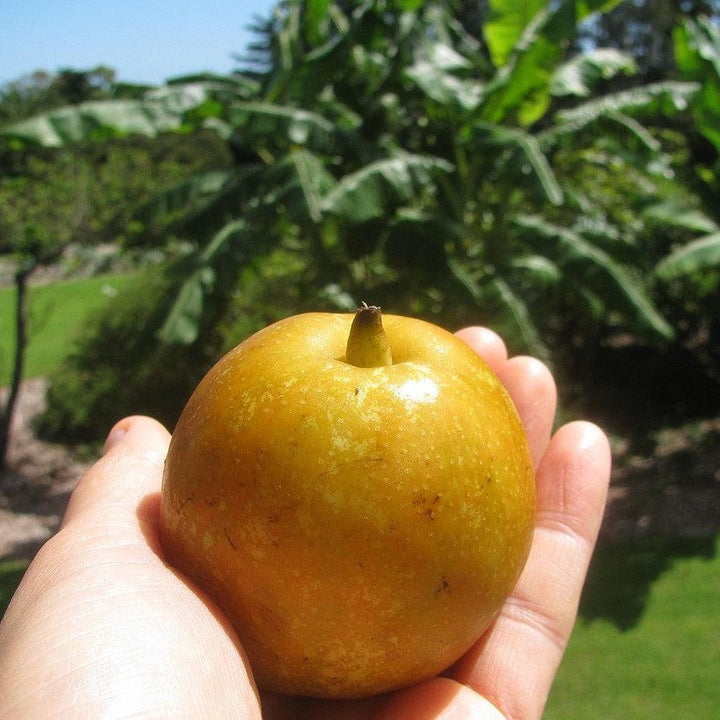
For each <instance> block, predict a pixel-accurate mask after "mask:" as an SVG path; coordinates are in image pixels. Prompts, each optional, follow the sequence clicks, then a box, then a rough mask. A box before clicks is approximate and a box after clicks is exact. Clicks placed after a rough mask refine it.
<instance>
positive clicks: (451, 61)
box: [405, 42, 483, 110]
mask: <svg viewBox="0 0 720 720" xmlns="http://www.w3.org/2000/svg"><path fill="white" fill-rule="evenodd" d="M418 55H419V57H418V59H417V60H416V61H415V63H413V64H412V65H411V66H410V67H408V68H407V70H405V77H406V78H407V79H408V80H411V81H412V82H413V83H415V84H416V85H417V86H418V87H419V88H420V89H421V90H422V91H423V92H424V93H425V94H426V95H427V96H428V97H429V98H431V99H433V100H434V101H435V102H437V103H440V104H441V105H458V106H459V107H460V108H461V109H462V110H472V109H474V108H476V107H477V105H478V103H479V101H480V98H481V97H482V93H483V86H482V84H481V83H479V82H478V81H477V80H474V79H473V80H466V79H463V78H460V77H457V76H456V75H454V74H453V72H454V71H457V70H467V69H468V68H469V67H471V63H470V61H469V60H467V59H466V58H464V57H463V56H462V55H460V54H459V53H457V52H456V51H455V50H454V49H453V48H451V47H449V46H448V45H445V44H444V43H441V42H436V43H431V44H430V43H425V44H423V45H422V46H421V51H420V52H418Z"/></svg>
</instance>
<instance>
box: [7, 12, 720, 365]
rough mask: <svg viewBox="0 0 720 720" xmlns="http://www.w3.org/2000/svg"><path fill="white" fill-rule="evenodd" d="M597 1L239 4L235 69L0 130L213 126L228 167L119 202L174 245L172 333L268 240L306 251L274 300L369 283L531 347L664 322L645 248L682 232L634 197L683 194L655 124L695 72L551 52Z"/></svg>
mask: <svg viewBox="0 0 720 720" xmlns="http://www.w3.org/2000/svg"><path fill="white" fill-rule="evenodd" d="M615 5H616V3H615V2H613V1H608V2H600V1H597V2H586V1H583V2H579V1H578V2H575V1H573V0H561V1H560V2H553V3H545V2H540V1H538V2H536V3H531V4H530V5H528V4H527V3H519V2H516V1H515V0H494V1H493V2H491V3H490V4H489V13H488V15H487V17H486V18H484V19H483V20H482V25H480V26H478V25H477V24H473V23H472V22H469V21H468V19H469V18H472V19H474V21H475V23H476V22H477V17H478V16H477V14H473V13H470V12H469V11H468V4H467V3H458V4H457V6H451V5H449V4H447V3H441V2H426V3H417V2H409V1H407V2H403V1H402V0H366V1H365V2H362V3H360V4H357V3H343V2H329V3H309V2H300V1H299V0H295V1H287V2H282V3H280V4H279V5H278V6H277V8H276V10H275V12H274V14H273V16H272V17H271V18H270V19H268V20H267V21H265V22H263V23H260V24H259V26H258V29H259V31H260V32H261V33H262V36H261V37H260V39H259V41H258V43H257V44H256V47H255V56H254V58H253V71H252V72H249V73H247V74H245V75H243V74H238V75H233V76H229V77H223V78H218V77H208V76H203V77H190V78H182V79H178V80H177V81H175V82H173V83H171V84H169V85H168V86H167V87H166V88H162V89H160V90H157V91H153V92H150V93H146V94H145V95H143V96H142V97H140V98H138V99H136V100H125V101H122V102H121V103H115V104H112V103H110V104H108V103H106V102H105V103H100V104H98V103H97V102H95V101H93V102H90V103H83V104H81V105H78V106H76V107H72V108H65V109H62V110H58V111H53V113H50V114H46V115H43V116H40V117H36V118H33V119H31V120H28V121H25V122H23V123H18V124H15V125H11V126H9V127H6V128H5V129H4V130H2V131H0V134H2V133H4V135H5V137H7V138H9V139H11V140H12V141H13V142H17V141H18V140H19V139H22V140H23V142H31V141H35V142H38V143H45V144H54V143H72V142H75V141H76V140H78V139H80V138H88V137H96V136H98V135H99V136H104V135H107V134H110V135H118V134H120V135H122V134H123V133H126V132H141V133H143V134H145V135H146V136H148V137H158V136H160V135H161V134H162V133H163V132H165V131H166V130H167V129H170V128H174V129H176V130H177V131H180V132H185V131H188V130H190V129H194V128H204V129H206V130H212V131H214V132H216V133H217V134H218V135H219V136H220V137H221V138H223V140H225V141H226V142H227V144H228V146H229V147H230V148H231V151H232V153H233V160H234V162H233V164H232V165H228V166H227V167H224V168H213V169H211V170H209V171H207V172H201V173H199V174H196V175H194V176H192V177H190V178H188V179H187V180H185V181H183V182H181V183H180V184H178V185H176V186H174V187H173V188H171V189H169V190H167V191H165V192H161V193H160V194H158V195H156V196H155V197H154V198H153V199H151V200H149V201H148V202H146V203H144V204H143V205H142V207H141V208H140V210H139V211H138V213H137V215H136V218H137V219H138V220H139V221H141V222H142V223H143V224H145V225H146V226H154V225H156V224H158V227H160V228H167V230H168V231H170V232H172V233H174V234H177V235H178V236H181V237H183V238H185V239H188V240H189V241H190V242H191V243H192V245H191V247H192V252H191V253H190V254H189V255H188V256H185V257H183V258H182V260H181V262H180V263H178V265H177V267H176V268H175V271H174V272H176V273H177V275H176V277H177V278H178V280H177V283H176V284H174V285H173V290H172V291H171V293H170V295H169V296H167V297H165V301H164V302H163V304H162V308H161V309H162V312H158V313H155V314H153V322H155V323H156V327H155V328H154V330H153V335H156V336H159V337H160V338H161V339H162V340H163V341H164V342H165V343H166V344H168V345H171V344H173V343H180V344H186V345H190V346H193V345H195V344H197V343H199V342H202V338H203V337H205V336H206V333H208V332H211V326H212V324H213V323H216V322H218V316H217V315H216V314H215V311H214V310H213V308H216V307H217V306H218V304H220V305H223V303H225V301H226V300H227V298H229V297H231V296H233V294H242V292H243V289H242V286H241V285H238V284H237V283H238V278H239V277H241V276H242V273H243V268H246V267H250V266H254V265H255V264H256V263H258V262H261V260H262V259H264V258H267V257H268V256H270V255H272V253H274V252H275V251H277V250H278V249H282V248H284V249H285V250H287V251H290V250H291V251H292V252H296V253H297V254H298V255H300V256H303V257H304V258H305V260H306V261H305V262H303V263H301V264H300V266H297V265H294V264H292V263H290V265H289V266H288V269H287V271H286V272H287V274H286V282H287V283H291V284H292V285H293V287H294V292H295V295H296V297H297V298H298V302H297V304H296V305H295V306H294V307H293V308H292V310H293V311H300V310H302V309H306V308H310V307H323V308H339V309H343V310H347V309H349V308H351V307H352V306H353V305H355V304H357V303H359V302H360V301H361V300H363V299H369V300H372V301H373V302H378V303H380V304H383V305H384V306H385V307H386V309H387V310H391V311H398V312H407V313H410V314H414V315H420V316H424V317H427V318H429V319H432V320H435V321H437V322H440V323H443V324H445V325H447V326H457V325H460V324H462V323H466V322H468V321H473V322H484V323H488V324H492V325H493V326H494V327H497V328H498V329H499V330H500V331H501V332H503V334H504V335H506V337H508V339H509V341H510V345H511V348H512V349H515V350H517V349H521V348H527V349H530V350H531V351H533V352H534V353H537V354H542V355H546V356H547V353H548V346H550V347H555V346H562V345H564V344H566V340H567V337H568V335H569V334H572V335H573V336H574V338H575V340H574V341H577V338H578V337H581V338H585V344H586V345H587V343H588V342H590V341H592V342H597V341H598V340H599V339H602V338H603V337H607V336H608V335H610V334H612V333H614V332H617V331H629V332H630V333H632V334H633V335H634V336H636V337H638V338H640V339H641V340H644V341H649V342H660V343H663V342H667V341H668V340H670V339H671V338H672V337H673V336H674V334H675V331H674V328H673V327H672V325H671V323H670V322H669V320H668V317H665V316H664V315H663V313H662V312H661V311H660V309H659V307H658V304H657V302H656V299H655V298H656V297H657V288H658V285H657V282H658V279H659V278H660V277H661V276H662V273H660V274H658V275H654V274H653V269H654V266H655V265H656V264H657V263H659V262H660V261H661V260H662V259H663V258H664V257H665V255H667V253H668V251H669V250H670V249H671V242H672V241H673V239H677V238H676V236H674V235H673V233H672V232H671V231H669V230H667V228H668V226H669V223H668V222H665V221H664V220H663V219H662V217H663V216H662V213H660V214H658V213H657V212H655V213H654V214H653V212H652V211H651V209H652V208H653V207H654V208H656V209H657V208H659V207H661V206H662V205H663V204H667V203H668V202H669V201H670V199H673V198H674V199H675V201H676V204H678V207H681V208H683V213H684V212H685V211H689V210H692V209H693V207H695V206H696V202H695V196H694V190H692V189H689V190H685V189H683V186H682V185H681V181H680V180H677V181H675V180H673V176H675V175H676V174H679V173H680V172H681V171H680V170H679V167H680V166H679V165H678V164H677V163H676V157H674V156H673V155H672V153H673V152H674V150H675V148H674V146H673V142H670V143H668V142H667V138H668V137H669V135H668V132H669V131H670V136H672V137H673V138H676V137H677V136H678V133H677V132H676V133H675V135H672V132H674V130H675V129H676V128H677V130H678V131H679V133H680V134H682V133H685V134H687V135H689V136H690V137H693V132H694V131H693V125H692V123H693V122H695V123H699V129H700V130H701V131H702V132H705V131H706V129H703V127H704V126H703V125H702V122H701V120H702V118H701V116H700V115H698V111H697V108H698V107H704V105H703V104H706V103H707V99H706V98H707V93H705V91H704V88H705V84H706V82H707V81H706V79H705V75H702V76H700V75H699V74H698V73H688V75H687V78H685V79H682V80H677V79H663V80H662V81H661V82H656V83H650V84H635V85H632V84H630V85H629V84H628V78H632V77H633V73H634V72H635V65H634V63H633V62H632V60H631V59H630V58H629V57H628V56H627V55H625V54H622V53H620V52H618V51H616V50H613V49H610V48H600V47H594V48H592V49H590V50H588V51H587V52H584V53H582V54H580V55H572V54H569V52H568V48H569V47H571V44H572V41H573V40H574V39H576V38H577V30H578V26H579V23H581V22H582V21H583V20H585V19H587V18H589V17H590V16H591V15H592V14H593V13H597V12H605V11H608V10H610V9H611V8H612V7H614V6H615ZM688 27H690V26H689V25H688ZM694 37H695V36H694V35H693V38H694ZM694 42H695V41H694V40H693V41H692V42H690V41H689V40H686V42H685V46H687V47H688V48H694V47H696V46H697V43H695V44H693V43H694ZM678 43H680V40H678ZM703 47H704V45H703ZM693 52H695V51H693ZM702 52H704V50H703V51H702ZM702 52H701V54H702ZM686 54H687V53H686ZM702 57H705V55H702ZM693 62H694V61H693ZM710 63H711V64H712V60H711V61H710ZM620 80H622V82H620ZM616 84H618V87H619V89H617V90H615V89H614V88H615V86H616ZM698 103H700V105H698ZM689 108H693V109H694V112H695V114H694V116H691V115H690V113H689V112H688V109H689ZM708 127H709V125H708ZM696 134H697V133H696ZM676 155H677V153H676ZM683 172H684V171H683ZM678 177H679V175H678ZM703 182H705V181H700V184H702V183H703ZM683 213H679V215H682V214H683ZM168 215H170V216H171V217H174V219H175V222H174V223H173V224H172V225H171V226H169V227H168V226H167V225H166V224H163V222H162V219H163V218H167V217H168ZM658 227H660V229H661V232H660V233H659V234H657V233H656V234H655V235H653V232H652V231H654V230H656V229H657V228H658ZM706 253H707V251H703V257H704V258H706V257H707V255H706ZM662 267H663V266H662V265H660V268H662ZM664 267H665V268H667V265H665V266H664ZM233 288H234V289H235V290H234V292H233ZM173 293H174V294H173ZM653 293H656V296H655V297H654V296H653ZM659 297H660V299H662V300H666V299H667V297H668V296H667V294H665V293H664V291H662V292H660V295H659ZM664 310H665V311H666V312H667V306H665V307H664ZM671 315H672V313H671Z"/></svg>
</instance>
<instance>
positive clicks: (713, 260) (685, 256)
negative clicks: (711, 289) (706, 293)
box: [655, 232, 720, 280]
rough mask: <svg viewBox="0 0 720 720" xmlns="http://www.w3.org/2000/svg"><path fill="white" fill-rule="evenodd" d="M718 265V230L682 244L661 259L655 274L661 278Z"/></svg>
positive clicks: (719, 242)
mask: <svg viewBox="0 0 720 720" xmlns="http://www.w3.org/2000/svg"><path fill="white" fill-rule="evenodd" d="M719 266H720V232H716V233H713V234H712V235H706V236H705V237H701V238H698V239H697V240H693V241H692V242H689V243H688V244H687V245H683V246H682V247H681V248H679V249H678V250H675V251H674V252H672V253H671V254H670V255H668V256H667V257H665V258H663V260H661V261H660V262H659V263H658V264H657V266H656V268H655V274H656V275H657V276H658V277H659V278H661V279H662V280H669V279H670V278H674V277H679V276H682V275H690V274H692V273H694V272H698V271H701V270H706V269H708V268H712V267H719Z"/></svg>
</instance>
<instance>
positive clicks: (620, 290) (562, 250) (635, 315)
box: [514, 215, 674, 340]
mask: <svg viewBox="0 0 720 720" xmlns="http://www.w3.org/2000/svg"><path fill="white" fill-rule="evenodd" d="M514 223H515V225H516V227H517V228H519V229H520V231H521V232H522V234H523V237H524V238H525V240H526V241H527V242H529V243H530V244H531V245H533V246H535V247H536V248H537V249H538V250H539V251H540V252H542V253H543V254H545V255H547V256H549V257H550V258H551V259H552V260H553V261H554V262H556V263H557V265H558V267H559V268H560V269H561V270H562V271H563V272H564V274H565V276H566V279H567V281H568V284H573V283H574V284H577V286H578V287H584V288H587V289H588V290H590V291H591V292H593V293H594V294H595V295H597V296H598V297H600V298H602V300H603V301H604V302H605V304H606V305H607V306H608V307H610V308H614V309H616V310H619V311H620V312H621V313H623V315H625V316H626V317H628V316H629V319H630V320H631V321H632V323H633V324H634V325H635V326H636V327H637V328H638V329H639V330H640V331H642V332H643V333H644V334H645V335H647V336H648V337H650V338H653V339H655V340H670V339H672V338H673V336H674V332H673V329H672V327H671V326H670V324H669V323H668V322H667V320H665V318H664V317H663V316H662V315H661V314H660V311H659V310H658V309H657V308H656V307H655V305H654V303H653V302H652V300H651V299H650V297H649V296H648V295H647V293H646V292H645V290H644V288H643V286H642V283H641V282H640V280H639V279H635V278H633V277H632V276H631V275H630V274H629V273H628V272H627V270H625V268H624V267H623V266H622V265H620V264H619V263H618V262H616V261H615V260H614V259H613V258H612V257H610V255H608V254H607V253H606V252H605V251H604V250H601V249H600V248H597V247H595V246H594V245H592V244H591V243H589V242H588V241H587V240H585V239H584V238H583V237H581V236H580V235H578V234H577V233H575V232H573V231H572V230H569V229H567V228H564V227H560V226H558V225H553V224H551V223H548V222H546V221H545V220H543V219H542V218H540V217H537V216H528V215H523V216H517V217H516V218H514Z"/></svg>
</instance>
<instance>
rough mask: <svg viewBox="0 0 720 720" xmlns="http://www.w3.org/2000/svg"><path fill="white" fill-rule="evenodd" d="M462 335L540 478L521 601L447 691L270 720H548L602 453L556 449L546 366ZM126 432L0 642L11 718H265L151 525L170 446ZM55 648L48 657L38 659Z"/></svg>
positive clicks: (294, 704) (217, 626)
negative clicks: (442, 717) (502, 391)
mask: <svg viewBox="0 0 720 720" xmlns="http://www.w3.org/2000/svg"><path fill="white" fill-rule="evenodd" d="M461 336H462V337H463V339H465V340H466V341H467V342H468V343H469V344H470V345H472V346H473V347H474V348H475V349H476V350H477V351H478V352H479V353H480V354H481V355H483V356H484V357H485V359H486V360H487V361H488V362H489V364H490V365H491V366H492V367H493V368H494V369H495V370H496V372H497V373H498V375H499V376H500V378H501V379H502V380H503V382H504V383H505V385H506V387H507V388H508V390H509V392H510V394H511V396H512V397H513V400H514V401H515V404H516V405H517V407H518V410H519V412H520V415H521V417H522V419H523V422H524V425H525V428H526V431H527V434H528V439H529V442H530V446H531V451H532V455H533V459H534V462H535V465H536V467H537V486H538V525H537V530H536V534H535V539H534V543H533V548H532V551H531V555H530V558H529V561H528V564H527V566H526V569H525V571H524V573H523V575H522V577H521V579H520V581H519V583H518V586H517V588H516V590H515V592H514V593H513V595H512V596H511V598H510V599H509V600H508V602H507V603H506V605H505V607H504V609H503V611H502V613H501V615H500V616H499V618H498V619H497V620H496V622H495V623H494V625H493V627H492V628H491V630H490V631H489V632H488V633H486V634H485V635H484V636H483V638H481V639H480V640H479V641H478V643H477V644H476V645H475V647H474V648H473V649H471V651H470V652H469V653H468V654H467V655H466V656H465V657H464V658H463V659H462V660H461V661H460V662H459V663H457V665H456V666H455V667H454V668H453V670H452V672H450V673H448V675H447V677H445V678H442V679H439V678H436V679H434V680H431V681H427V682H425V683H422V684H420V685H418V686H416V687H414V688H412V689H409V690H406V691H401V692H399V693H396V694H394V695H392V696H390V697H389V698H375V699H371V700H368V701H359V702H332V703H331V702H324V701H313V700H303V699H293V698H282V697H278V696H264V697H263V698H262V705H263V714H264V716H265V717H268V718H277V719H278V720H280V719H282V718H302V717H312V718H322V717H332V718H348V720H349V719H351V718H365V717H368V716H369V715H370V714H373V715H376V714H377V713H378V712H380V714H381V717H388V718H389V717H408V718H431V717H435V716H436V715H437V714H440V712H452V711H455V712H458V713H459V716H461V717H464V716H467V715H469V714H470V713H472V712H476V713H478V715H477V716H478V717H484V718H485V717H486V718H492V717H498V715H497V711H496V710H495V709H494V708H493V707H492V705H494V706H495V707H496V708H499V709H500V710H501V711H502V712H503V713H504V714H506V715H511V716H512V717H518V718H538V717H540V715H541V713H542V708H543V706H544V702H545V699H546V696H547V693H548V691H549V688H550V685H551V682H552V678H553V676H554V674H555V670H556V669H557V665H558V664H559V662H560V659H561V656H562V652H563V650H564V645H565V642H566V641H567V638H568V636H569V633H570V631H571V629H572V625H573V622H574V618H575V613H576V609H577V602H578V599H579V595H580V590H581V586H582V582H583V579H584V575H585V570H586V568H587V564H588V562H589V559H590V554H591V552H592V547H593V545H594V541H595V537H596V534H597V530H598V527H599V523H600V519H601V516H602V508H603V506H604V501H605V492H606V487H607V481H608V475H609V453H608V449H607V442H606V441H605V439H604V437H603V436H602V434H601V433H600V432H599V431H598V430H597V429H596V428H595V427H594V426H591V425H588V424H586V423H575V424H571V425H569V426H566V427H564V428H562V429H561V430H560V431H559V432H558V433H557V434H556V435H555V437H554V438H553V439H552V441H551V440H550V433H551V428H552V424H553V419H554V414H555V387H554V383H553V380H552V377H551V376H550V374H549V373H548V371H547V370H546V369H545V367H544V366H543V365H541V364H540V363H539V362H537V361H535V360H532V359H530V358H515V359H513V360H510V361H508V360H507V356H506V352H505V348H504V345H503V344H502V341H500V340H499V338H497V336H495V335H494V334H492V333H490V332H488V331H482V330H478V329H473V330H466V331H462V332H461ZM120 426H123V423H121V424H120ZM124 426H125V427H128V428H129V431H128V435H127V437H126V438H125V439H123V440H122V441H121V442H119V443H117V445H116V446H114V447H113V449H112V450H111V451H109V452H108V453H107V454H106V455H105V456H104V458H103V459H102V460H101V461H100V462H99V463H98V464H96V465H95V466H94V467H93V468H92V469H91V470H90V471H89V472H88V474H87V475H86V476H85V477H84V478H83V480H82V482H81V483H80V484H79V485H78V488H77V490H76V492H75V493H74V494H73V497H72V499H71V503H70V506H69V508H68V511H67V513H66V517H65V521H64V525H63V529H62V531H61V532H60V533H59V534H58V535H57V536H56V537H55V538H54V539H53V540H51V541H50V542H49V543H48V544H47V545H46V546H45V547H44V548H43V550H41V552H40V554H39V555H38V558H37V559H36V561H35V562H34V563H33V565H32V566H31V569H30V570H29V571H28V573H27V574H26V578H25V580H24V582H23V583H22V585H21V588H20V589H19V591H18V593H17V596H16V598H15V600H14V602H13V604H12V605H11V607H10V609H9V610H8V613H7V615H6V618H5V621H4V623H3V625H2V628H1V629H0V641H1V642H0V648H2V650H0V668H3V669H2V670H0V691H2V692H3V696H4V697H9V698H11V704H10V705H8V706H7V707H9V708H10V710H9V711H10V714H11V715H12V712H13V711H15V712H16V713H17V714H18V715H21V716H28V717H30V716H35V715H38V716H42V714H43V712H42V711H43V709H45V710H46V709H47V702H48V697H52V703H53V707H54V708H56V709H57V711H58V712H59V714H60V715H63V712H65V714H67V715H75V716H77V712H78V710H77V709H78V707H82V706H83V703H85V707H86V709H87V710H88V711H89V710H90V708H91V707H92V708H94V707H96V706H97V704H98V703H104V704H106V705H111V706H112V708H113V709H114V710H117V711H119V713H121V714H123V715H130V714H133V713H134V714H137V715H139V716H152V715H156V714H158V712H159V714H161V715H163V716H172V717H207V716H210V717H260V705H259V700H258V696H257V692H256V689H255V687H254V684H253V681H252V674H251V671H250V670H249V665H248V663H247V660H246V658H245V656H244V653H243V651H242V648H241V647H240V645H239V643H238V641H237V638H236V637H235V635H234V633H233V632H232V630H231V628H230V627H229V625H228V623H227V621H226V620H225V619H224V617H223V616H222V614H221V613H220V611H219V610H218V609H217V608H216V607H215V606H214V605H213V603H212V602H211V601H210V600H209V599H208V598H207V597H206V596H204V595H203V594H202V592H201V591H200V590H199V589H197V588H195V587H193V586H192V585H191V584H190V583H189V582H188V581H187V580H185V579H184V578H182V577H181V576H179V575H178V574H176V573H175V572H174V571H173V570H172V569H170V568H169V567H168V566H167V565H166V564H165V563H164V561H163V557H162V549H161V547H160V543H159V540H158V534H157V520H158V508H159V502H158V501H159V490H160V478H161V468H162V462H163V458H164V455H165V452H166V450H167V442H168V436H167V433H166V432H165V431H164V430H163V429H162V428H161V427H160V426H159V425H157V423H154V422H151V421H148V420H139V419H136V420H134V421H124ZM129 445H131V446H132V447H131V450H132V451H131V452H128V446H129ZM24 617H29V618H33V617H35V618H36V622H35V623H34V624H33V626H32V628H25V629H24V630H23V627H22V626H23V618H24ZM18 627H20V630H18ZM48 647H49V648H52V649H53V652H52V653H47V652H46V653H44V654H43V652H42V651H43V650H45V649H47V648H48ZM55 655H57V656H58V657H62V658H65V661H64V662H63V663H62V665H58V664H57V663H55V662H53V661H52V658H53V657H54V656H55ZM38 657H45V658H47V660H45V661H43V662H40V663H38V661H37V658H38ZM5 660H7V662H6V661H5ZM23 669H25V670H26V671H29V670H30V669H32V683H24V685H23V684H21V683H20V682H19V679H18V678H19V677H21V674H22V672H23ZM488 701H489V702H488ZM490 703H492V705H491V704H490ZM33 710H34V711H35V712H33Z"/></svg>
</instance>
